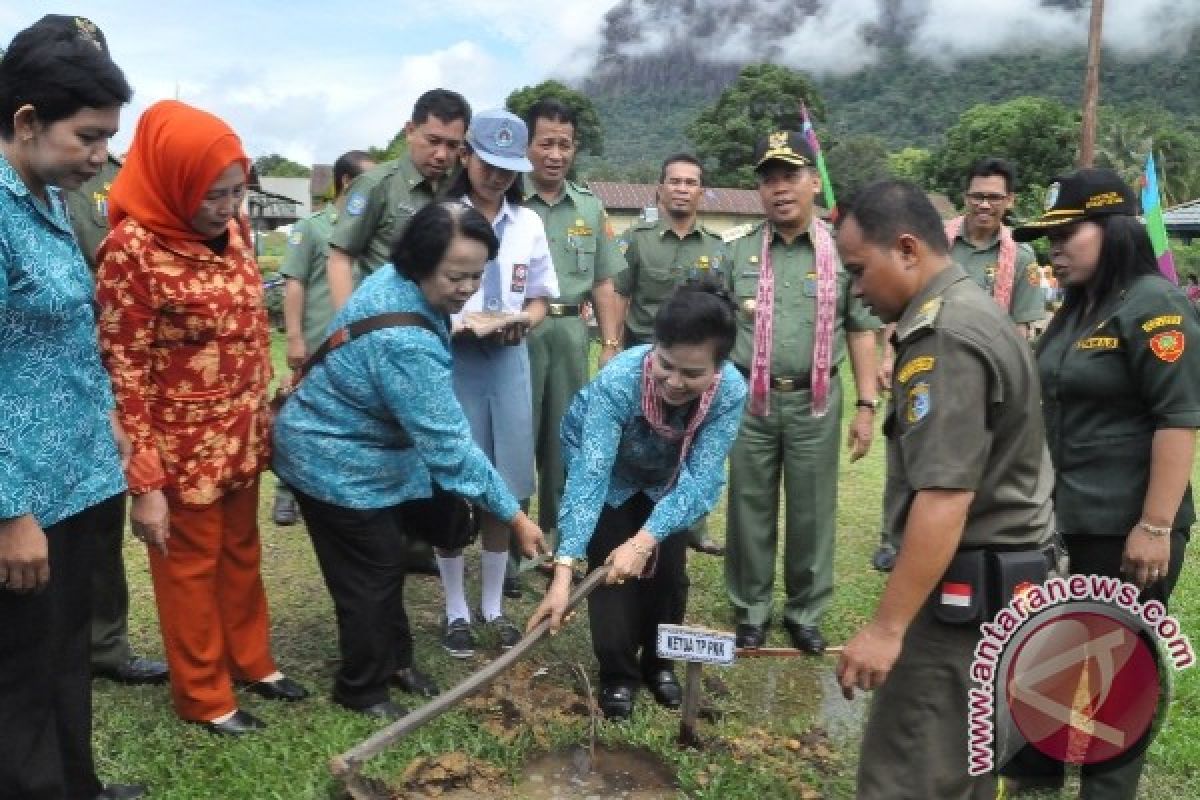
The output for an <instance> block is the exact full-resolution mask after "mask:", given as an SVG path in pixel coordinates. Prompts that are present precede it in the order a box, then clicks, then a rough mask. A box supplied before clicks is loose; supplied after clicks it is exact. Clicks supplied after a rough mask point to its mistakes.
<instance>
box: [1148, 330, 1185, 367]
mask: <svg viewBox="0 0 1200 800" xmlns="http://www.w3.org/2000/svg"><path fill="white" fill-rule="evenodd" d="M1183 347H1184V339H1183V331H1163V332H1162V333H1156V334H1155V335H1154V336H1152V337H1150V349H1151V350H1152V351H1153V352H1154V355H1156V356H1158V358H1159V360H1161V361H1165V362H1167V363H1168V364H1173V363H1175V362H1176V361H1178V360H1179V357H1180V356H1181V355H1183Z"/></svg>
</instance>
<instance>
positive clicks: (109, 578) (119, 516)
mask: <svg viewBox="0 0 1200 800" xmlns="http://www.w3.org/2000/svg"><path fill="white" fill-rule="evenodd" d="M92 519H93V520H94V521H95V525H96V527H95V530H94V531H92V534H93V540H94V544H93V547H92V559H91V573H92V575H91V582H92V648H91V652H92V658H91V660H92V669H93V670H102V671H109V672H111V671H114V670H117V669H120V668H121V667H124V666H125V665H126V664H128V663H129V659H131V658H132V657H133V652H132V651H131V650H130V647H129V628H128V626H129V587H128V585H127V584H126V582H125V558H124V556H123V555H122V553H121V546H122V540H123V539H124V536H125V495H123V494H121V495H117V496H116V497H113V498H111V499H109V500H105V501H104V502H103V503H101V504H100V506H98V507H97V508H96V510H95V513H94V514H93V515H92Z"/></svg>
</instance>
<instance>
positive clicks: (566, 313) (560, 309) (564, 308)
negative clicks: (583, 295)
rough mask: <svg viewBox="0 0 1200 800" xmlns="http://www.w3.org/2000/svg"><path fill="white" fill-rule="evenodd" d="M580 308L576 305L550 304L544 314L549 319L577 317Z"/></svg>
mask: <svg viewBox="0 0 1200 800" xmlns="http://www.w3.org/2000/svg"><path fill="white" fill-rule="evenodd" d="M580 308H581V306H580V305H579V304H578V303H551V304H550V310H549V311H547V312H546V313H547V314H549V315H550V316H551V317H578V316H579V309H580Z"/></svg>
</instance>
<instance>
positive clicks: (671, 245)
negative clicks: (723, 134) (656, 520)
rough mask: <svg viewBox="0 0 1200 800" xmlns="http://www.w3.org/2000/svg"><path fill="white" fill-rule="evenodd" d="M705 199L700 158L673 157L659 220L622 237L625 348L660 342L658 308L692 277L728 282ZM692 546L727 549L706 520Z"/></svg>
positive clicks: (661, 182)
mask: <svg viewBox="0 0 1200 800" xmlns="http://www.w3.org/2000/svg"><path fill="white" fill-rule="evenodd" d="M703 198H704V167H703V165H702V164H701V163H700V161H699V160H698V159H697V158H696V157H695V156H690V155H687V154H685V153H679V154H676V155H673V156H670V157H668V158H667V159H666V160H665V161H664V162H663V165H662V170H661V172H660V173H659V178H658V212H659V217H658V219H657V220H654V221H649V220H647V221H644V222H637V223H634V225H632V226H631V227H630V228H629V230H627V231H626V232H625V233H624V234H623V235H622V236H621V238H620V247H621V249H622V250H623V251H624V253H625V262H626V263H627V264H628V265H629V269H627V270H625V271H624V272H622V273H621V274H620V275H618V276H617V278H616V280H615V282H614V283H615V286H616V289H617V293H618V294H620V295H621V296H622V297H625V298H627V302H628V311H627V313H626V315H625V341H624V345H625V347H636V346H637V345H640V344H648V343H649V342H650V341H651V340H652V339H653V338H654V317H655V315H656V314H657V313H658V307H659V306H660V305H662V303H663V302H664V301H665V300H666V299H667V298H668V297H669V296H670V295H671V292H672V291H674V290H675V287H676V286H678V285H679V284H681V283H683V282H684V281H685V280H687V279H688V278H694V277H699V276H702V275H711V276H712V277H713V278H714V279H716V280H721V281H723V280H724V274H723V272H722V266H723V265H724V260H725V245H724V243H723V242H722V241H721V237H720V236H719V235H718V234H716V233H713V232H712V231H710V230H709V229H708V228H706V227H704V226H703V225H701V224H699V223H698V222H697V220H696V217H697V214H698V213H699V211H700V201H701V200H702V199H703ZM688 535H689V542H688V544H689V546H690V547H692V549H694V550H699V551H700V552H702V553H709V554H710V555H721V554H723V553H724V552H725V549H724V548H723V547H721V545H719V544H717V543H716V542H714V541H712V540H711V539H710V538H709V537H708V526H707V525H706V524H705V520H701V521H700V522H698V523H696V525H694V526H693V527H692V529H691V530H690V531H689V532H688Z"/></svg>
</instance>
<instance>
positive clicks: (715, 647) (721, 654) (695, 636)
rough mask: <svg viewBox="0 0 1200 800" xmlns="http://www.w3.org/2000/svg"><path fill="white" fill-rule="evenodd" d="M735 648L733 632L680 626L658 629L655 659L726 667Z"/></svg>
mask: <svg viewBox="0 0 1200 800" xmlns="http://www.w3.org/2000/svg"><path fill="white" fill-rule="evenodd" d="M735 649H736V645H735V639H734V636H733V634H732V633H722V632H720V631H710V630H706V629H704V628H687V627H684V626H683V625H659V626H658V656H659V658H670V659H673V660H675V661H698V662H700V663H702V664H721V665H729V664H732V663H733V652H734V650H735Z"/></svg>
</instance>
